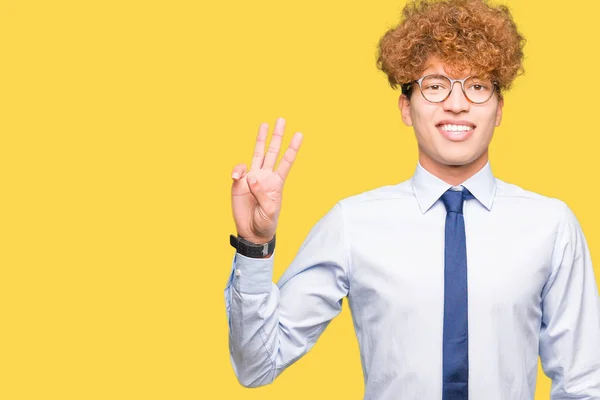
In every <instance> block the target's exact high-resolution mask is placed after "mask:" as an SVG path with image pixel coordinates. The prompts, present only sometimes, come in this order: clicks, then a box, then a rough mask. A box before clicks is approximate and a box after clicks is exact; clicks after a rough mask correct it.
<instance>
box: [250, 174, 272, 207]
mask: <svg viewBox="0 0 600 400" xmlns="http://www.w3.org/2000/svg"><path fill="white" fill-rule="evenodd" d="M248 187H249V188H250V192H251V193H252V195H253V196H254V198H255V199H256V201H257V202H258V205H259V206H260V208H262V209H263V212H264V213H265V215H267V216H268V217H272V216H273V215H274V213H275V211H276V204H275V203H274V202H273V199H272V198H271V197H269V195H268V194H267V193H265V191H264V188H263V187H262V185H261V182H260V181H259V180H258V176H257V175H256V174H255V173H254V172H250V173H249V174H248Z"/></svg>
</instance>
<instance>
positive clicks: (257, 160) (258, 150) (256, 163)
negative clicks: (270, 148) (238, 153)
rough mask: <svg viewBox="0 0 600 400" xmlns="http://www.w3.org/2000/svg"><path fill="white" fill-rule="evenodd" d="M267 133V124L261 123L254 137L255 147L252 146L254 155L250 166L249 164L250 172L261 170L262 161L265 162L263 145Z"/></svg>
mask: <svg viewBox="0 0 600 400" xmlns="http://www.w3.org/2000/svg"><path fill="white" fill-rule="evenodd" d="M268 132H269V124H267V123H266V122H265V123H262V124H260V127H259V128H258V135H257V136H256V145H254V154H253V155H252V164H250V171H256V170H258V169H261V168H262V165H263V161H264V160H265V143H266V142H267V133H268Z"/></svg>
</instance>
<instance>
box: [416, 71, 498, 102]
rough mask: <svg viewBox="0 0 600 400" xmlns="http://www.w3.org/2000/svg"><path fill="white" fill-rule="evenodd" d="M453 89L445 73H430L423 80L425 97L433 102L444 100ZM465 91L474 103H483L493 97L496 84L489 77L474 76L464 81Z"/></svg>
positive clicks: (422, 85)
mask: <svg viewBox="0 0 600 400" xmlns="http://www.w3.org/2000/svg"><path fill="white" fill-rule="evenodd" d="M457 89H458V88H457ZM451 90H452V83H451V82H450V80H449V79H448V78H447V77H446V76H444V75H429V76H426V77H425V78H424V79H423V80H422V81H421V92H422V93H423V97H425V99H427V100H428V101H431V102H433V103H438V102H441V101H444V100H445V99H446V98H447V97H448V96H449V94H450V91H451ZM459 90H460V89H459ZM464 93H465V95H466V96H467V98H468V99H469V100H471V101H472V102H473V103H483V102H486V101H487V100H489V99H490V98H491V97H492V94H493V93H494V84H493V83H492V81H491V80H489V79H482V78H478V77H475V76H472V77H469V79H467V80H466V81H465V82H464Z"/></svg>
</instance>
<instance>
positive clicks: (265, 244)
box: [229, 234, 275, 258]
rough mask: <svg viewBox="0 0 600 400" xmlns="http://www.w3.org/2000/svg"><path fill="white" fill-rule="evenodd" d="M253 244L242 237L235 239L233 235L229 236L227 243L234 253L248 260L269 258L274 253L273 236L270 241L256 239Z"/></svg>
mask: <svg viewBox="0 0 600 400" xmlns="http://www.w3.org/2000/svg"><path fill="white" fill-rule="evenodd" d="M252 240H256V242H253V241H251V240H248V239H246V238H243V237H237V236H234V235H230V236H229V243H230V244H231V246H232V247H233V248H235V249H236V251H237V252H238V253H239V254H241V255H243V256H246V257H250V258H269V257H271V255H273V252H274V251H275V234H274V235H273V236H272V237H271V239H269V240H267V239H266V238H257V239H252Z"/></svg>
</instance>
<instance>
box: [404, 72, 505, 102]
mask: <svg viewBox="0 0 600 400" xmlns="http://www.w3.org/2000/svg"><path fill="white" fill-rule="evenodd" d="M429 76H443V77H444V78H446V79H448V80H449V81H450V91H449V92H448V94H447V95H446V97H444V98H443V99H442V100H440V101H431V100H429V99H428V98H427V97H425V95H424V94H423V88H422V87H421V82H423V79H425V78H427V77H429ZM473 77H477V75H469V76H467V77H466V78H463V79H452V78H450V77H449V76H446V75H443V74H427V75H425V76H422V77H420V78H419V79H417V80H415V81H412V82H408V83H406V84H404V85H402V93H404V94H406V95H409V94H410V92H411V91H412V88H411V86H412V85H413V84H414V83H416V84H418V85H419V92H421V96H423V98H424V99H425V100H427V101H428V102H430V103H434V104H438V103H443V102H444V101H446V100H448V97H450V95H451V94H452V91H453V90H454V84H455V83H456V82H460V88H461V90H462V92H463V94H464V95H465V99H467V101H468V102H469V103H471V104H484V103H487V102H488V101H490V99H491V98H492V97H493V96H494V93H496V88H497V87H498V82H496V81H492V93H491V94H490V97H488V98H487V100H484V101H482V102H479V103H478V102H476V101H473V100H471V99H470V98H469V96H467V93H466V92H465V82H466V81H467V79H469V78H473Z"/></svg>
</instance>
